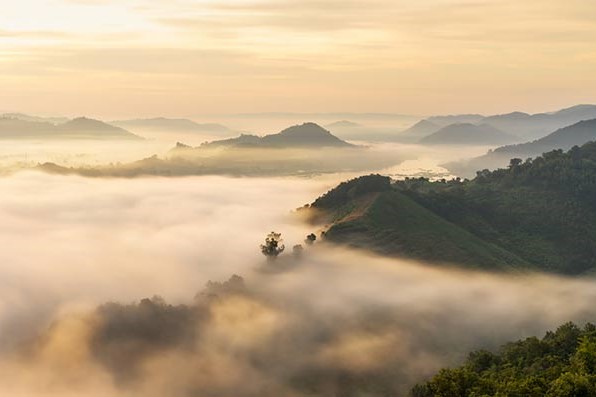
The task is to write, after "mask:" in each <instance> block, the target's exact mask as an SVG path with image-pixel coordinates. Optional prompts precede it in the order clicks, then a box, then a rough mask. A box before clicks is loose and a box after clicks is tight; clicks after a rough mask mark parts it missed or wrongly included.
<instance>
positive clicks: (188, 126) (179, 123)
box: [111, 117, 233, 135]
mask: <svg viewBox="0 0 596 397" xmlns="http://www.w3.org/2000/svg"><path fill="white" fill-rule="evenodd" d="M111 124H114V125H116V126H119V127H122V128H127V129H130V130H133V131H135V130H138V131H171V132H196V133H203V134H207V133H210V134H215V135H230V134H232V133H233V131H232V130H231V129H229V128H228V127H226V126H224V125H221V124H216V123H196V122H194V121H192V120H188V119H175V118H165V117H156V118H150V119H133V120H116V121H113V122H112V123H111Z"/></svg>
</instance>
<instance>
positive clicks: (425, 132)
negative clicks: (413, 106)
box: [399, 120, 441, 140]
mask: <svg viewBox="0 0 596 397" xmlns="http://www.w3.org/2000/svg"><path fill="white" fill-rule="evenodd" d="M440 129H441V126H440V125H438V124H435V123H433V122H432V121H428V120H420V121H419V122H417V123H416V124H414V125H413V126H411V127H410V128H408V129H407V130H405V131H403V132H402V133H401V134H399V136H400V137H401V138H411V139H415V140H419V139H421V138H424V137H425V136H429V135H431V134H434V133H435V132H437V131H439V130H440Z"/></svg>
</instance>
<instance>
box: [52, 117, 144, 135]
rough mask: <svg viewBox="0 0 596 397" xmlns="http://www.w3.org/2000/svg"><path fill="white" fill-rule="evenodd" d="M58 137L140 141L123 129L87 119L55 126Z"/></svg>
mask: <svg viewBox="0 0 596 397" xmlns="http://www.w3.org/2000/svg"><path fill="white" fill-rule="evenodd" d="M56 131H57V132H58V133H59V134H60V135H66V136H72V137H81V138H82V137H88V138H122V139H141V138H140V137H139V136H138V135H135V134H133V133H131V132H128V131H126V130H125V129H123V128H120V127H116V126H113V125H111V124H107V123H104V122H103V121H100V120H94V119H90V118H87V117H78V118H76V119H72V120H70V121H67V122H66V123H64V124H59V125H58V126H56Z"/></svg>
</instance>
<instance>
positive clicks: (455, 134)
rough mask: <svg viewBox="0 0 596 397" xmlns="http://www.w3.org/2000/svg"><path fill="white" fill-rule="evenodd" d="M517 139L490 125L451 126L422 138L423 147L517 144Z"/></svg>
mask: <svg viewBox="0 0 596 397" xmlns="http://www.w3.org/2000/svg"><path fill="white" fill-rule="evenodd" d="M517 141H519V138H517V137H515V136H513V135H510V134H507V133H505V132H503V131H500V130H498V129H496V128H494V127H492V126H490V125H487V124H480V125H474V124H469V123H464V124H451V125H448V126H446V127H443V128H441V129H440V130H438V131H437V132H435V133H433V134H431V135H428V136H426V137H424V138H422V139H421V140H420V141H419V142H420V143H421V144H424V145H499V144H504V143H511V142H517Z"/></svg>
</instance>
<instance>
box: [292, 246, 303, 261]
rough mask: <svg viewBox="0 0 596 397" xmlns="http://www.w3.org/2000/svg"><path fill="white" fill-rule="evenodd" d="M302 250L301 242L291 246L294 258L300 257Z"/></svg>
mask: <svg viewBox="0 0 596 397" xmlns="http://www.w3.org/2000/svg"><path fill="white" fill-rule="evenodd" d="M303 251H304V247H303V246H302V244H296V245H295V246H294V247H292V255H294V258H301V257H302V252H303Z"/></svg>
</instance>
